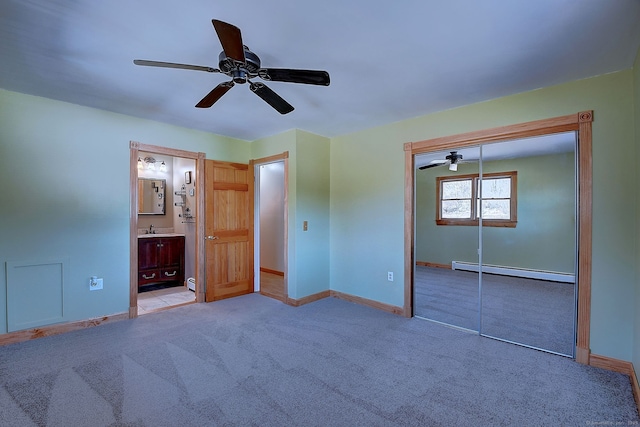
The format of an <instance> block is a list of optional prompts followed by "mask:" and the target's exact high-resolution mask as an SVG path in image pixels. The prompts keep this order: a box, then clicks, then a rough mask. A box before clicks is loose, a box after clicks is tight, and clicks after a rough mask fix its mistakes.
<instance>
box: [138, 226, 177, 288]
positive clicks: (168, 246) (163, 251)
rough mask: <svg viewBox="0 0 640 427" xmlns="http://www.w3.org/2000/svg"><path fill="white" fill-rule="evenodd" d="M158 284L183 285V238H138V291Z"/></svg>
mask: <svg viewBox="0 0 640 427" xmlns="http://www.w3.org/2000/svg"><path fill="white" fill-rule="evenodd" d="M158 282H177V283H179V284H182V283H184V236H171V237H144V238H138V289H140V288H142V287H144V286H145V285H149V284H151V283H158Z"/></svg>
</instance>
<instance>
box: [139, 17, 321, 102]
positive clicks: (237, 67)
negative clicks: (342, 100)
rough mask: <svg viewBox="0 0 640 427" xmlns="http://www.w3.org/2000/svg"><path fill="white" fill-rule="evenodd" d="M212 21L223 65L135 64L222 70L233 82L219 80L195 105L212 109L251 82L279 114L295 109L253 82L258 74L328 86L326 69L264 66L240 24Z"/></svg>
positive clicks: (220, 61) (270, 79)
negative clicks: (244, 37)
mask: <svg viewBox="0 0 640 427" xmlns="http://www.w3.org/2000/svg"><path fill="white" fill-rule="evenodd" d="M211 22H212V23H213V28H214V29H215V30H216V33H217V34H218V38H219V39H220V43H221V44H222V52H220V55H218V67H220V68H212V67H206V66H200V65H188V64H177V63H173V62H160V61H148V60H144V59H135V60H134V61H133V63H134V64H136V65H144V66H148V67H164V68H180V69H185V70H196V71H206V72H208V73H222V74H226V75H227V76H229V77H231V80H230V81H227V82H222V83H220V84H219V85H218V86H216V87H215V88H214V89H213V90H212V91H211V92H209V93H208V94H207V95H206V96H205V97H204V98H202V99H201V100H200V102H198V103H197V104H196V107H197V108H209V107H211V106H212V105H213V104H215V103H216V101H218V100H219V99H220V98H221V97H222V96H223V95H224V94H225V93H227V92H228V91H229V89H231V88H232V87H233V86H235V85H236V84H245V83H249V89H250V90H251V92H253V93H255V94H256V95H258V96H259V97H260V98H262V99H263V100H264V101H265V102H266V103H267V104H269V105H271V106H272V107H273V108H275V109H276V110H277V111H278V112H279V113H280V114H287V113H290V112H291V111H293V106H292V105H291V104H289V103H288V102H287V101H285V100H284V99H283V98H282V97H281V96H280V95H278V94H277V93H275V92H274V91H273V90H271V89H270V88H269V87H268V86H267V85H265V84H264V83H262V82H252V81H251V79H253V78H256V77H260V78H261V79H262V80H266V81H272V82H289V83H303V84H311V85H321V86H329V73H328V72H326V71H318V70H295V69H289V68H261V65H260V58H259V57H258V55H256V54H255V53H253V52H251V51H250V50H249V48H248V47H247V46H245V45H244V44H243V43H242V34H241V33H240V29H239V28H238V27H236V26H234V25H231V24H228V23H226V22H223V21H219V20H217V19H212V20H211Z"/></svg>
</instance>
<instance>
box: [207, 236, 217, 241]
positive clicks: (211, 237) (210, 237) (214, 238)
mask: <svg viewBox="0 0 640 427" xmlns="http://www.w3.org/2000/svg"><path fill="white" fill-rule="evenodd" d="M216 239H218V236H207V237H205V240H216Z"/></svg>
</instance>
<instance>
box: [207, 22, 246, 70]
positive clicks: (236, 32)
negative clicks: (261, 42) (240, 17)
mask: <svg viewBox="0 0 640 427" xmlns="http://www.w3.org/2000/svg"><path fill="white" fill-rule="evenodd" d="M211 22H212V23H213V28H215V29H216V33H218V38H219V39H220V44H222V50H224V54H225V55H227V58H231V59H234V60H236V61H238V62H242V63H244V62H245V57H244V45H243V44H242V34H241V33H240V28H238V27H236V26H235V25H231V24H228V23H226V22H223V21H218V20H217V19H212V20H211Z"/></svg>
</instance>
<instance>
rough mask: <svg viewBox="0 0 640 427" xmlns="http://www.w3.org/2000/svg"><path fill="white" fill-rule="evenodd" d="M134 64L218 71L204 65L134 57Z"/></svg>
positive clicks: (209, 71)
mask: <svg viewBox="0 0 640 427" xmlns="http://www.w3.org/2000/svg"><path fill="white" fill-rule="evenodd" d="M133 63H134V64H136V65H144V66H146V67H162V68H180V69H183V70H196V71H206V72H208V73H219V72H220V70H218V69H217V68H211V67H204V66H202V65H189V64H176V63H175V62H160V61H147V60H146V59H134V60H133Z"/></svg>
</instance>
